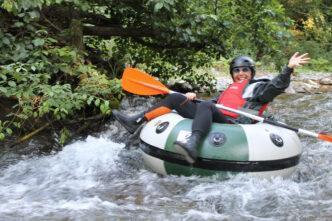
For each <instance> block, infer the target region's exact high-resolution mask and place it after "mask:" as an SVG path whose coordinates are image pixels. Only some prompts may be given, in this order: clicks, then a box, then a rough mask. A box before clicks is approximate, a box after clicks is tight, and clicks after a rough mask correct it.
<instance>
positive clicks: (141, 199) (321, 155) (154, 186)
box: [0, 95, 332, 221]
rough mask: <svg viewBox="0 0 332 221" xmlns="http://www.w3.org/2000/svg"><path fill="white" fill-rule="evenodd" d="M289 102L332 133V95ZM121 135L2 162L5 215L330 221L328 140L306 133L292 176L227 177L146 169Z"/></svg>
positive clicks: (1, 209) (300, 116) (302, 119)
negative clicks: (164, 173)
mask: <svg viewBox="0 0 332 221" xmlns="http://www.w3.org/2000/svg"><path fill="white" fill-rule="evenodd" d="M285 99H286V100H280V101H279V102H277V103H276V105H275V107H276V109H277V110H278V112H276V115H277V116H279V117H280V118H281V119H285V121H286V122H287V123H288V124H290V125H293V126H298V127H303V128H306V129H310V130H317V128H322V129H324V130H330V131H331V125H332V108H331V106H332V101H331V96H330V95H327V96H326V95H325V96H323V95H307V96H305V97H301V96H297V97H296V96H295V97H292V98H288V97H287V98H285ZM285 101H286V102H285ZM285 103H286V104H287V105H285ZM322 110H325V111H322ZM112 126H114V125H110V127H112ZM116 126H118V125H116ZM117 135H118V134H117V133H116V134H115V135H114V131H113V132H110V131H109V132H105V133H104V134H103V135H101V136H100V137H88V138H87V139H86V140H85V141H80V142H75V143H73V144H71V145H68V146H66V147H64V148H63V150H62V151H60V152H57V153H54V154H53V155H47V156H33V157H27V158H26V159H21V160H19V161H18V162H17V163H14V164H8V165H7V166H4V167H2V171H1V172H0V199H1V200H0V220H1V221H2V220H9V221H10V220H89V221H90V220H241V221H242V220H319V221H320V220H331V217H332V164H331V159H332V145H331V144H329V143H327V142H322V141H317V140H315V139H313V138H308V137H301V141H302V143H303V146H304V153H303V155H302V158H301V162H300V165H299V167H298V169H297V171H296V172H295V173H294V174H293V176H292V177H291V178H289V179H282V178H280V177H276V178H274V179H270V180H265V179H258V178H252V177H248V176H246V175H238V176H235V177H233V178H231V179H229V180H226V181H222V180H218V179H217V178H216V177H205V178H200V177H194V176H193V177H177V176H166V177H160V176H158V175H156V174H154V173H152V172H149V171H147V170H146V169H145V168H144V166H143V165H142V160H141V158H140V153H139V151H137V150H126V149H124V148H123V147H124V144H118V143H115V142H113V141H112V140H117V139H116V137H115V136H117ZM121 136H125V135H123V131H122V132H121Z"/></svg>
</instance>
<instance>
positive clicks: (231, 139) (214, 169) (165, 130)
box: [140, 113, 302, 178]
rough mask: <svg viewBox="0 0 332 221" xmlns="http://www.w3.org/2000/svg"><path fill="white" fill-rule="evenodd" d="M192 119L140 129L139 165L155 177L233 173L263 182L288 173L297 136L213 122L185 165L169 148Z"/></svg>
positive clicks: (170, 118) (168, 118) (297, 152)
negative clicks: (194, 157) (194, 155)
mask: <svg viewBox="0 0 332 221" xmlns="http://www.w3.org/2000/svg"><path fill="white" fill-rule="evenodd" d="M191 124H192V120H190V119H186V118H183V117H181V116H180V115H178V114H176V113H169V114H165V115H163V116H160V117H157V118H155V119H153V120H151V121H149V122H148V123H147V124H146V125H145V126H144V128H143V129H142V131H141V134H140V139H141V141H142V143H141V146H140V149H141V150H142V152H143V159H144V162H145V164H146V165H147V166H148V167H149V168H150V169H151V170H153V171H155V172H157V173H159V174H163V175H166V174H174V175H185V176H190V175H199V176H210V175H215V174H218V176H221V177H225V178H227V177H229V176H231V175H234V174H237V173H249V174H250V175H254V176H259V177H264V178H269V177H273V176H282V177H287V176H289V175H291V174H292V173H293V172H294V170H295V169H296V166H297V165H298V163H299V160H300V156H301V153H302V147H301V143H300V140H299V138H298V136H297V134H296V133H295V132H293V131H291V130H288V129H284V128H281V127H276V126H273V125H270V124H265V123H257V124H219V123H213V125H212V128H211V130H210V132H209V134H208V135H207V136H206V137H205V139H204V141H203V142H202V144H201V146H199V147H198V152H199V156H198V159H197V161H196V162H195V163H194V164H193V165H190V164H189V163H187V162H186V161H185V159H184V157H183V156H182V155H181V154H178V153H177V152H176V150H175V149H174V146H173V143H174V141H176V140H182V139H185V138H186V137H187V136H189V135H190V133H191Z"/></svg>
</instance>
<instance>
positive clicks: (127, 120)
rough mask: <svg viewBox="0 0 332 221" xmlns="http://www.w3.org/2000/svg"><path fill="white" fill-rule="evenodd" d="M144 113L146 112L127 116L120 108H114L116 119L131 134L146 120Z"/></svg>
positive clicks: (113, 112)
mask: <svg viewBox="0 0 332 221" xmlns="http://www.w3.org/2000/svg"><path fill="white" fill-rule="evenodd" d="M144 113H145V112H142V113H139V114H136V115H134V116H127V115H125V114H123V113H121V112H120V111H118V110H112V114H113V117H114V119H115V120H117V121H119V123H120V124H121V125H122V126H123V127H124V128H126V130H127V131H129V133H131V134H133V133H135V131H136V130H137V129H138V128H139V126H140V125H141V124H142V123H143V122H145V121H146V119H145V117H144Z"/></svg>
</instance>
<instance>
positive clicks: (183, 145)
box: [174, 131, 202, 164]
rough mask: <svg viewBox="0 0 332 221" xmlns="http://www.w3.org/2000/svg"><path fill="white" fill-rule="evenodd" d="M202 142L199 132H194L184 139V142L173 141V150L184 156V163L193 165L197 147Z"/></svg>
mask: <svg viewBox="0 0 332 221" xmlns="http://www.w3.org/2000/svg"><path fill="white" fill-rule="evenodd" d="M201 140H202V135H201V133H200V132H197V131H194V132H192V134H191V135H190V136H189V137H188V138H187V139H186V141H184V142H182V141H175V142H174V147H175V149H176V150H177V151H178V152H179V153H181V154H182V155H184V157H185V159H186V161H187V162H188V163H190V164H193V163H194V162H195V161H196V159H197V147H198V145H199V143H200V142H201Z"/></svg>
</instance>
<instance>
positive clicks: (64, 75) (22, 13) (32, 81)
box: [0, 1, 122, 140]
mask: <svg viewBox="0 0 332 221" xmlns="http://www.w3.org/2000/svg"><path fill="white" fill-rule="evenodd" d="M43 2H44V1H22V2H20V1H18V2H17V1H4V2H3V3H2V7H3V8H5V9H7V10H8V11H10V12H13V13H14V14H16V15H17V16H16V17H12V19H10V20H8V19H6V16H11V15H9V14H3V15H2V16H1V17H0V18H1V19H4V21H5V22H6V23H5V25H6V26H5V28H4V29H0V37H1V38H0V51H1V53H0V99H1V97H2V98H8V99H14V100H16V105H15V106H14V107H13V112H12V113H9V114H8V115H7V116H6V117H5V119H2V120H1V121H0V140H2V139H4V138H5V136H8V135H11V134H12V133H13V130H14V129H15V130H17V129H20V128H22V126H23V125H24V124H26V123H27V122H29V124H31V122H35V121H38V119H45V118H47V119H50V120H52V119H54V120H67V119H70V118H72V117H74V116H75V114H77V113H78V112H82V113H83V112H84V111H85V109H87V108H89V109H90V111H91V110H92V111H93V112H96V113H98V112H100V113H102V114H105V115H108V114H110V111H111V108H112V107H115V106H114V105H116V104H117V101H118V100H119V99H121V98H122V92H121V87H120V83H119V80H117V79H109V78H107V77H106V75H105V71H104V70H101V69H98V68H97V67H96V66H95V65H93V64H91V63H88V62H86V61H85V59H84V54H83V55H82V54H81V53H79V52H78V51H77V50H76V49H75V48H73V47H71V46H69V45H62V43H61V42H59V39H60V38H59V37H58V36H54V35H53V34H52V33H49V30H47V28H46V27H44V26H41V25H40V24H38V18H39V12H38V10H35V7H38V8H40V7H42V4H44V3H43ZM51 3H52V2H51V1H49V2H48V4H51ZM58 3H60V2H58Z"/></svg>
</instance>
